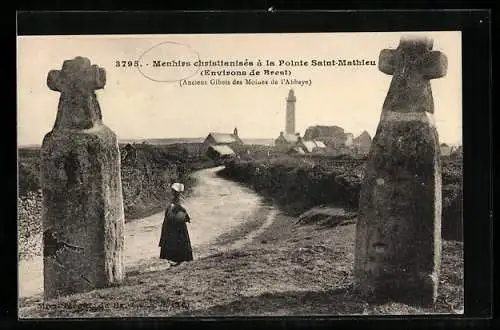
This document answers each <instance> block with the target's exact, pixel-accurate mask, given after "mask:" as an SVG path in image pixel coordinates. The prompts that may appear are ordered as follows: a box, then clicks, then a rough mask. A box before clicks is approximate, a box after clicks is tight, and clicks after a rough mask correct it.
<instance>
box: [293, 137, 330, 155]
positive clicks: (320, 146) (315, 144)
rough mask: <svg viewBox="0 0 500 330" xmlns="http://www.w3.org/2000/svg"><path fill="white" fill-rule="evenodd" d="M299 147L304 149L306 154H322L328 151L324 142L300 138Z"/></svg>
mask: <svg viewBox="0 0 500 330" xmlns="http://www.w3.org/2000/svg"><path fill="white" fill-rule="evenodd" d="M297 147H299V148H302V149H303V150H304V151H305V152H306V153H313V152H322V151H324V150H325V149H326V145H325V144H324V143H323V142H322V141H314V140H309V141H307V140H304V139H301V138H300V137H299V141H298V142H297Z"/></svg>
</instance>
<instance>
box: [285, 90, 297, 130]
mask: <svg viewBox="0 0 500 330" xmlns="http://www.w3.org/2000/svg"><path fill="white" fill-rule="evenodd" d="M296 102H297V98H296V97H295V93H294V91H293V89H290V91H289V92H288V97H287V98H286V123H285V133H286V134H295V103H296Z"/></svg>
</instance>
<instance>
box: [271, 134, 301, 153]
mask: <svg viewBox="0 0 500 330" xmlns="http://www.w3.org/2000/svg"><path fill="white" fill-rule="evenodd" d="M298 140H299V134H298V133H297V134H286V133H285V132H280V136H278V138H277V139H276V140H275V141H274V145H275V146H276V148H277V149H282V150H283V149H289V148H290V147H291V146H294V145H295V144H296V143H297V141H298Z"/></svg>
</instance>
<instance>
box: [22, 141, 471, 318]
mask: <svg viewBox="0 0 500 330" xmlns="http://www.w3.org/2000/svg"><path fill="white" fill-rule="evenodd" d="M121 148H122V150H123V152H122V153H123V155H124V159H123V160H122V181H123V191H124V198H125V203H126V216H127V220H131V219H134V218H137V217H140V216H141V215H143V214H149V213H151V212H156V210H157V209H156V208H161V206H162V203H165V200H166V199H168V195H167V191H165V189H164V187H165V186H166V185H167V184H168V183H169V182H172V181H173V180H178V179H182V180H184V181H185V182H187V183H188V186H189V187H192V185H193V184H195V183H194V182H190V181H189V179H188V177H189V173H190V172H191V171H193V170H195V169H197V168H203V167H207V166H211V165H213V163H212V162H211V161H210V160H208V159H206V158H205V157H204V155H203V153H202V148H201V146H200V145H197V144H190V145H189V146H186V145H182V144H178V145H175V146H172V145H171V146H168V147H167V146H153V145H149V144H136V145H134V149H130V147H127V146H126V145H122V146H121ZM127 148H128V149H127ZM22 152H23V154H22V156H21V162H20V167H24V169H23V171H25V172H27V173H28V175H26V176H25V177H23V178H21V177H20V180H21V181H22V180H25V181H27V182H24V183H23V187H24V188H23V189H24V190H23V191H24V194H23V195H20V198H19V200H20V204H21V207H20V226H21V227H20V230H21V232H22V233H23V234H24V235H26V236H27V237H28V238H29V235H33V233H35V232H36V231H37V230H38V231H39V230H40V228H39V227H40V215H39V211H38V213H36V212H37V211H36V210H37V209H39V208H40V206H41V205H40V202H41V200H40V195H39V190H38V188H39V184H37V182H36V180H35V179H34V178H37V173H36V171H35V170H36V166H38V165H37V161H39V160H37V152H36V151H26V150H25V151H22ZM237 152H238V155H239V159H237V160H234V161H232V162H229V163H227V164H226V168H225V169H224V170H222V171H221V172H219V174H218V175H219V176H220V177H222V178H225V179H230V180H233V181H237V182H240V183H242V184H244V185H246V186H248V187H250V188H251V189H253V190H254V191H255V192H257V193H258V194H259V195H261V196H264V197H265V198H266V199H267V201H268V204H269V205H273V208H275V209H276V211H277V215H276V216H275V217H274V218H273V221H272V223H271V224H270V225H269V226H268V227H265V226H264V224H265V222H266V214H267V213H266V212H267V211H264V210H262V211H258V212H256V213H252V214H251V215H249V218H248V220H247V221H246V222H245V223H244V224H243V225H241V226H239V227H237V228H235V229H234V230H232V231H231V232H229V233H226V234H224V235H222V236H220V237H219V238H218V239H217V241H216V244H215V245H214V246H213V248H214V249H215V250H219V251H220V252H218V253H213V254H211V255H208V256H206V257H203V258H200V259H197V260H195V261H193V262H189V263H186V264H181V265H180V266H178V267H174V268H170V269H167V270H165V269H162V270H152V271H145V270H144V269H128V270H127V277H126V279H125V282H124V283H123V284H122V285H120V286H118V287H110V288H105V289H99V290H94V291H91V292H87V293H82V294H76V295H71V296H67V297H64V298H59V299H55V300H51V301H46V302H42V301H40V300H30V299H23V300H21V302H20V304H21V305H20V316H21V317H129V316H132V315H133V316H139V317H140V316H148V317H152V316H180V317H183V316H237V315H241V316H252V315H258V316H266V315H274V316H275V315H311V314H314V315H324V314H333V315H345V314H350V315H352V314H357V315H380V314H399V315H405V314H426V313H461V312H463V304H464V302H463V244H462V242H461V241H460V239H461V228H462V227H461V224H462V221H461V220H462V219H461V195H462V183H461V177H462V167H461V163H460V162H459V161H458V160H453V159H443V171H442V175H443V192H444V195H443V196H444V198H443V238H444V240H443V257H442V264H441V276H440V286H439V296H438V301H437V302H436V304H435V305H432V306H416V305H413V304H412V303H411V302H396V301H382V302H369V301H365V300H364V299H363V298H362V297H360V296H358V294H357V293H356V292H355V291H354V289H353V285H352V284H353V278H352V268H353V256H354V233H355V223H356V211H357V200H358V195H359V187H360V184H361V182H362V180H363V171H364V161H365V160H364V159H363V158H352V157H348V156H336V155H330V156H327V157H325V156H287V155H284V154H280V153H276V152H273V149H272V148H271V147H268V146H262V145H252V146H242V147H241V148H240V149H239V150H237ZM127 155H128V156H127ZM29 173H31V174H29ZM29 178H31V179H29ZM28 179H29V180H28ZM33 196H36V197H33ZM33 210H35V211H33ZM28 211H29V212H34V213H29V212H28ZM23 212H25V213H23ZM27 219H31V220H30V221H27ZM27 224H29V226H26V225H27ZM27 241H29V239H27ZM25 250H26V249H25ZM22 251H23V249H21V252H22ZM200 274H202V276H200Z"/></svg>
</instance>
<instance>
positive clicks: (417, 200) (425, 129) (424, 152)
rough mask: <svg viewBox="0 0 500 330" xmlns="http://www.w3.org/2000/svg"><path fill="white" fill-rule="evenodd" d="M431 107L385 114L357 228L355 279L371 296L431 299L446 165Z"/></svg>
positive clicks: (437, 263) (438, 254) (435, 284)
mask: <svg viewBox="0 0 500 330" xmlns="http://www.w3.org/2000/svg"><path fill="white" fill-rule="evenodd" d="M432 118H433V117H432V115H431V114H430V113H427V112H420V113H396V112H390V111H388V112H384V113H383V114H382V118H381V121H380V124H379V127H378V129H377V133H376V135H375V137H374V140H373V143H372V147H371V150H370V155H369V158H368V163H367V168H366V174H365V182H364V185H363V187H362V189H361V195H360V209H359V216H358V222H357V225H356V226H357V227H356V254H355V255H356V257H355V270H354V272H355V280H356V286H357V289H358V292H360V293H361V294H362V295H364V296H365V298H367V299H368V300H375V301H387V300H391V301H399V302H404V303H410V304H413V303H416V304H419V305H428V304H432V303H433V302H435V299H436V296H437V287H438V278H439V268H440V258H441V167H440V160H439V149H438V136H437V132H436V129H435V128H434V126H433V119H432Z"/></svg>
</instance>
